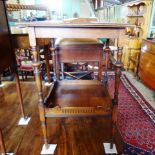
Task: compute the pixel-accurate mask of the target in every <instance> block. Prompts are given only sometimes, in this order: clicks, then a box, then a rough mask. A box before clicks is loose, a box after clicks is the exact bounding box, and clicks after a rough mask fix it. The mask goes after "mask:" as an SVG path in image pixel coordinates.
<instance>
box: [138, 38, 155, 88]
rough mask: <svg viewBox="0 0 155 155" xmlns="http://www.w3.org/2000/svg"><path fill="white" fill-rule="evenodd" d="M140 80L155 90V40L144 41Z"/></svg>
mask: <svg viewBox="0 0 155 155" xmlns="http://www.w3.org/2000/svg"><path fill="white" fill-rule="evenodd" d="M139 76H140V79H141V80H142V81H143V83H144V84H146V85H147V86H148V87H149V88H151V89H153V90H155V40H154V41H153V40H143V41H142V47H141V55H140V63H139Z"/></svg>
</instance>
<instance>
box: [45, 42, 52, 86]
mask: <svg viewBox="0 0 155 155" xmlns="http://www.w3.org/2000/svg"><path fill="white" fill-rule="evenodd" d="M44 51H45V63H46V73H47V78H48V83H50V82H51V75H50V64H49V55H48V54H49V46H48V45H45V46H44Z"/></svg>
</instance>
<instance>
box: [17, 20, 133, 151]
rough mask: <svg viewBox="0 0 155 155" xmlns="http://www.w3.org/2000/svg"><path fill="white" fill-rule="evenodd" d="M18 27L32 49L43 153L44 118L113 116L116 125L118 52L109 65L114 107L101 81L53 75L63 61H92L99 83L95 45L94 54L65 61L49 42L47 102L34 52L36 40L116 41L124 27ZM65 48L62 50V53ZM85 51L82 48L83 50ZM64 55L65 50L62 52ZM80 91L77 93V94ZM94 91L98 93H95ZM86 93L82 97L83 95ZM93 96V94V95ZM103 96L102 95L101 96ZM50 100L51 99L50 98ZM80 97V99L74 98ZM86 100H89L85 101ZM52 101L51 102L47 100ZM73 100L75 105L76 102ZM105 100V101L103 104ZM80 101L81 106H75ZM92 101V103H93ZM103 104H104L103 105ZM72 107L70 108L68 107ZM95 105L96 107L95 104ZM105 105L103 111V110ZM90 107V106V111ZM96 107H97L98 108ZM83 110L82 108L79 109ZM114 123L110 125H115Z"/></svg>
mask: <svg viewBox="0 0 155 155" xmlns="http://www.w3.org/2000/svg"><path fill="white" fill-rule="evenodd" d="M20 26H21V27H22V26H27V27H28V32H29V40H30V45H31V47H32V53H33V56H34V60H33V66H34V72H35V79H36V84H37V88H38V95H39V104H38V105H39V112H40V120H41V125H42V129H43V135H44V143H45V147H46V149H47V148H48V143H49V142H48V140H47V128H46V118H47V117H56V116H57V117H66V116H80V115H81V116H83V115H85V116H87V115H90V116H91V115H108V114H110V115H113V123H114V122H115V123H116V118H117V103H118V87H119V81H120V74H121V72H120V69H121V67H122V63H121V60H120V59H121V58H120V57H121V52H120V51H119V52H118V60H117V62H116V61H114V60H113V64H115V65H116V66H117V67H116V82H115V94H114V100H113V101H114V102H113V103H114V105H112V102H111V99H110V96H109V93H108V92H107V91H106V90H107V88H106V87H104V86H103V84H102V83H101V81H81V80H74V81H59V80H58V79H59V78H57V77H59V76H57V75H59V70H58V67H59V62H67V61H69V62H70V61H72V62H76V61H84V60H85V59H87V60H89V61H91V60H95V61H97V62H99V64H100V65H99V66H100V69H99V80H101V77H102V76H101V73H102V67H101V66H102V65H101V64H102V62H101V59H102V58H101V56H102V52H101V51H102V48H101V47H100V46H99V45H97V46H96V45H94V46H95V47H96V50H95V51H94V53H96V54H94V53H93V52H91V55H90V54H89V52H88V51H86V52H85V50H84V51H83V53H79V52H78V50H77V53H74V52H70V51H68V52H70V54H69V55H68V57H67V56H66V55H64V54H63V51H61V49H59V50H55V44H54V42H53V39H52V43H51V44H52V46H51V50H52V55H53V60H54V62H53V65H54V68H55V69H56V70H55V76H56V81H55V83H54V87H53V88H51V93H49V94H48V96H47V98H44V97H43V91H42V80H41V74H40V65H41V63H40V61H39V59H38V57H39V53H38V52H37V49H36V38H86V36H87V38H104V37H106V38H119V37H120V36H123V35H124V33H125V31H124V30H125V27H126V26H132V25H126V24H109V23H105V24H103V23H93V24H92V23H91V24H63V23H59V24H54V23H52V22H33V23H32V22H31V23H23V24H22V23H21V24H20ZM65 48H66V47H64V49H65ZM85 48H86V47H85ZM65 52H67V50H66V51H65ZM80 90H81V91H80ZM96 90H98V92H96ZM85 92H86V93H85ZM94 92H96V93H95V94H94ZM103 94H104V95H103ZM51 95H52V96H53V97H52V96H51ZM80 95H82V97H81V98H79V99H78V98H77V96H80ZM92 95H95V96H92ZM89 97H90V99H91V100H90V99H89ZM50 99H52V100H50ZM76 99H77V101H76ZM88 99H89V102H88V103H87V102H86V103H87V105H82V103H83V102H85V101H88ZM104 99H105V100H104ZM78 101H79V102H80V101H81V103H79V102H78ZM93 101H94V102H93ZM106 101H107V102H106ZM72 102H73V103H74V105H73V104H72ZM95 102H96V103H95ZM103 103H105V107H103V105H104V104H103ZM92 104H93V105H94V104H95V105H94V106H93V107H91V106H92ZM98 105H100V106H98ZM83 106H85V107H83ZM115 123H114V124H115Z"/></svg>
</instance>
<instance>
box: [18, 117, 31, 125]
mask: <svg viewBox="0 0 155 155" xmlns="http://www.w3.org/2000/svg"><path fill="white" fill-rule="evenodd" d="M30 119H31V117H26V118H24V117H21V118H20V120H19V122H18V125H28V123H29V121H30Z"/></svg>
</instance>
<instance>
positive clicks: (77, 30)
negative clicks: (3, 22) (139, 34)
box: [19, 21, 135, 81]
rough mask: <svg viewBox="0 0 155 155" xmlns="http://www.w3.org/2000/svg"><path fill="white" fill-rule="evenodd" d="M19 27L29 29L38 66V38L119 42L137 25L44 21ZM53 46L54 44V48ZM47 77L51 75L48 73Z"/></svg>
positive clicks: (22, 24)
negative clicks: (115, 40) (110, 40)
mask: <svg viewBox="0 0 155 155" xmlns="http://www.w3.org/2000/svg"><path fill="white" fill-rule="evenodd" d="M19 26H20V27H28V34H29V41H30V46H31V47H32V51H33V53H34V62H37V64H38V63H39V62H38V61H39V59H38V57H39V56H38V53H37V51H36V38H115V39H117V40H118V39H119V38H120V37H123V36H125V28H126V27H134V26H135V25H129V24H118V23H87V24H86V23H78V24H76V23H72V24H71V23H60V22H59V23H53V22H52V21H43V22H29V23H20V24H19ZM52 42H53V41H52ZM52 42H51V43H52ZM53 46H54V45H53V43H52V47H53ZM46 64H48V63H46ZM35 66H36V65H35ZM38 67H39V66H38ZM47 75H49V73H47ZM48 81H50V79H49V76H48Z"/></svg>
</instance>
